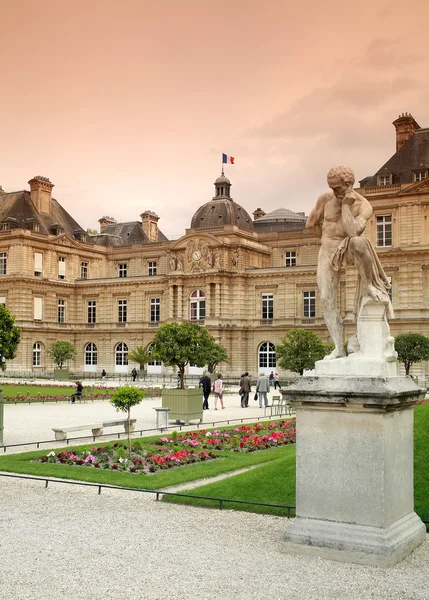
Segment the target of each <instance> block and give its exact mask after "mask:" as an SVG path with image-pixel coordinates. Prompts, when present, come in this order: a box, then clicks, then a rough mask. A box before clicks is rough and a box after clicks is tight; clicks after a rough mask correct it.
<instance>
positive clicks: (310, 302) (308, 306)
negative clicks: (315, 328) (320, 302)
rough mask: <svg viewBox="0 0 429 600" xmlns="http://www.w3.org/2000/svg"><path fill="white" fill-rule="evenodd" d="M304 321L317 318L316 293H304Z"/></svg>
mask: <svg viewBox="0 0 429 600" xmlns="http://www.w3.org/2000/svg"><path fill="white" fill-rule="evenodd" d="M302 296H303V310H302V315H303V317H304V319H314V318H315V316H316V292H315V291H311V292H302Z"/></svg>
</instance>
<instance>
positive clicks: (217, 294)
mask: <svg viewBox="0 0 429 600" xmlns="http://www.w3.org/2000/svg"><path fill="white" fill-rule="evenodd" d="M215 317H216V318H219V317H220V283H216V287H215Z"/></svg>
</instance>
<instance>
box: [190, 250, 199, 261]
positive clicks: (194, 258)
mask: <svg viewBox="0 0 429 600" xmlns="http://www.w3.org/2000/svg"><path fill="white" fill-rule="evenodd" d="M200 258H201V252H200V251H199V250H195V252H194V253H193V254H192V259H193V260H200Z"/></svg>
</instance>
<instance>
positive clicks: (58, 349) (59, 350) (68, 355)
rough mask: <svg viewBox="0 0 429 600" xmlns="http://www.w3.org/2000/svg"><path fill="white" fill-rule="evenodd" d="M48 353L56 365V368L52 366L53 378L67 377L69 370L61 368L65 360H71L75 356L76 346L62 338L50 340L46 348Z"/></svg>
mask: <svg viewBox="0 0 429 600" xmlns="http://www.w3.org/2000/svg"><path fill="white" fill-rule="evenodd" d="M48 355H49V356H50V357H51V359H52V360H53V362H54V363H55V364H56V365H57V368H54V379H60V380H65V379H68V378H69V370H68V369H63V366H64V364H65V363H66V362H68V361H69V360H73V359H74V357H75V356H76V348H75V347H74V346H73V344H72V343H71V342H67V341H63V340H58V341H56V342H52V344H51V345H50V346H49V348H48Z"/></svg>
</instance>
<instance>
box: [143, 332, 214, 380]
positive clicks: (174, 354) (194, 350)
mask: <svg viewBox="0 0 429 600" xmlns="http://www.w3.org/2000/svg"><path fill="white" fill-rule="evenodd" d="M215 346H216V342H215V341H214V338H213V336H211V335H210V333H209V332H208V330H207V329H206V328H205V327H201V325H197V324H196V323H190V322H185V323H164V325H161V327H160V328H159V329H158V331H157V332H156V334H155V337H154V338H153V342H152V346H151V354H152V356H153V357H154V358H157V359H158V360H161V361H162V362H163V363H164V364H165V365H168V366H171V367H177V368H178V369H179V371H180V375H181V378H180V379H181V381H180V384H181V387H182V388H184V387H185V380H184V373H185V367H186V365H188V364H189V365H195V366H197V367H204V366H205V365H207V363H209V361H210V357H211V356H212V353H213V352H214V350H215Z"/></svg>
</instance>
